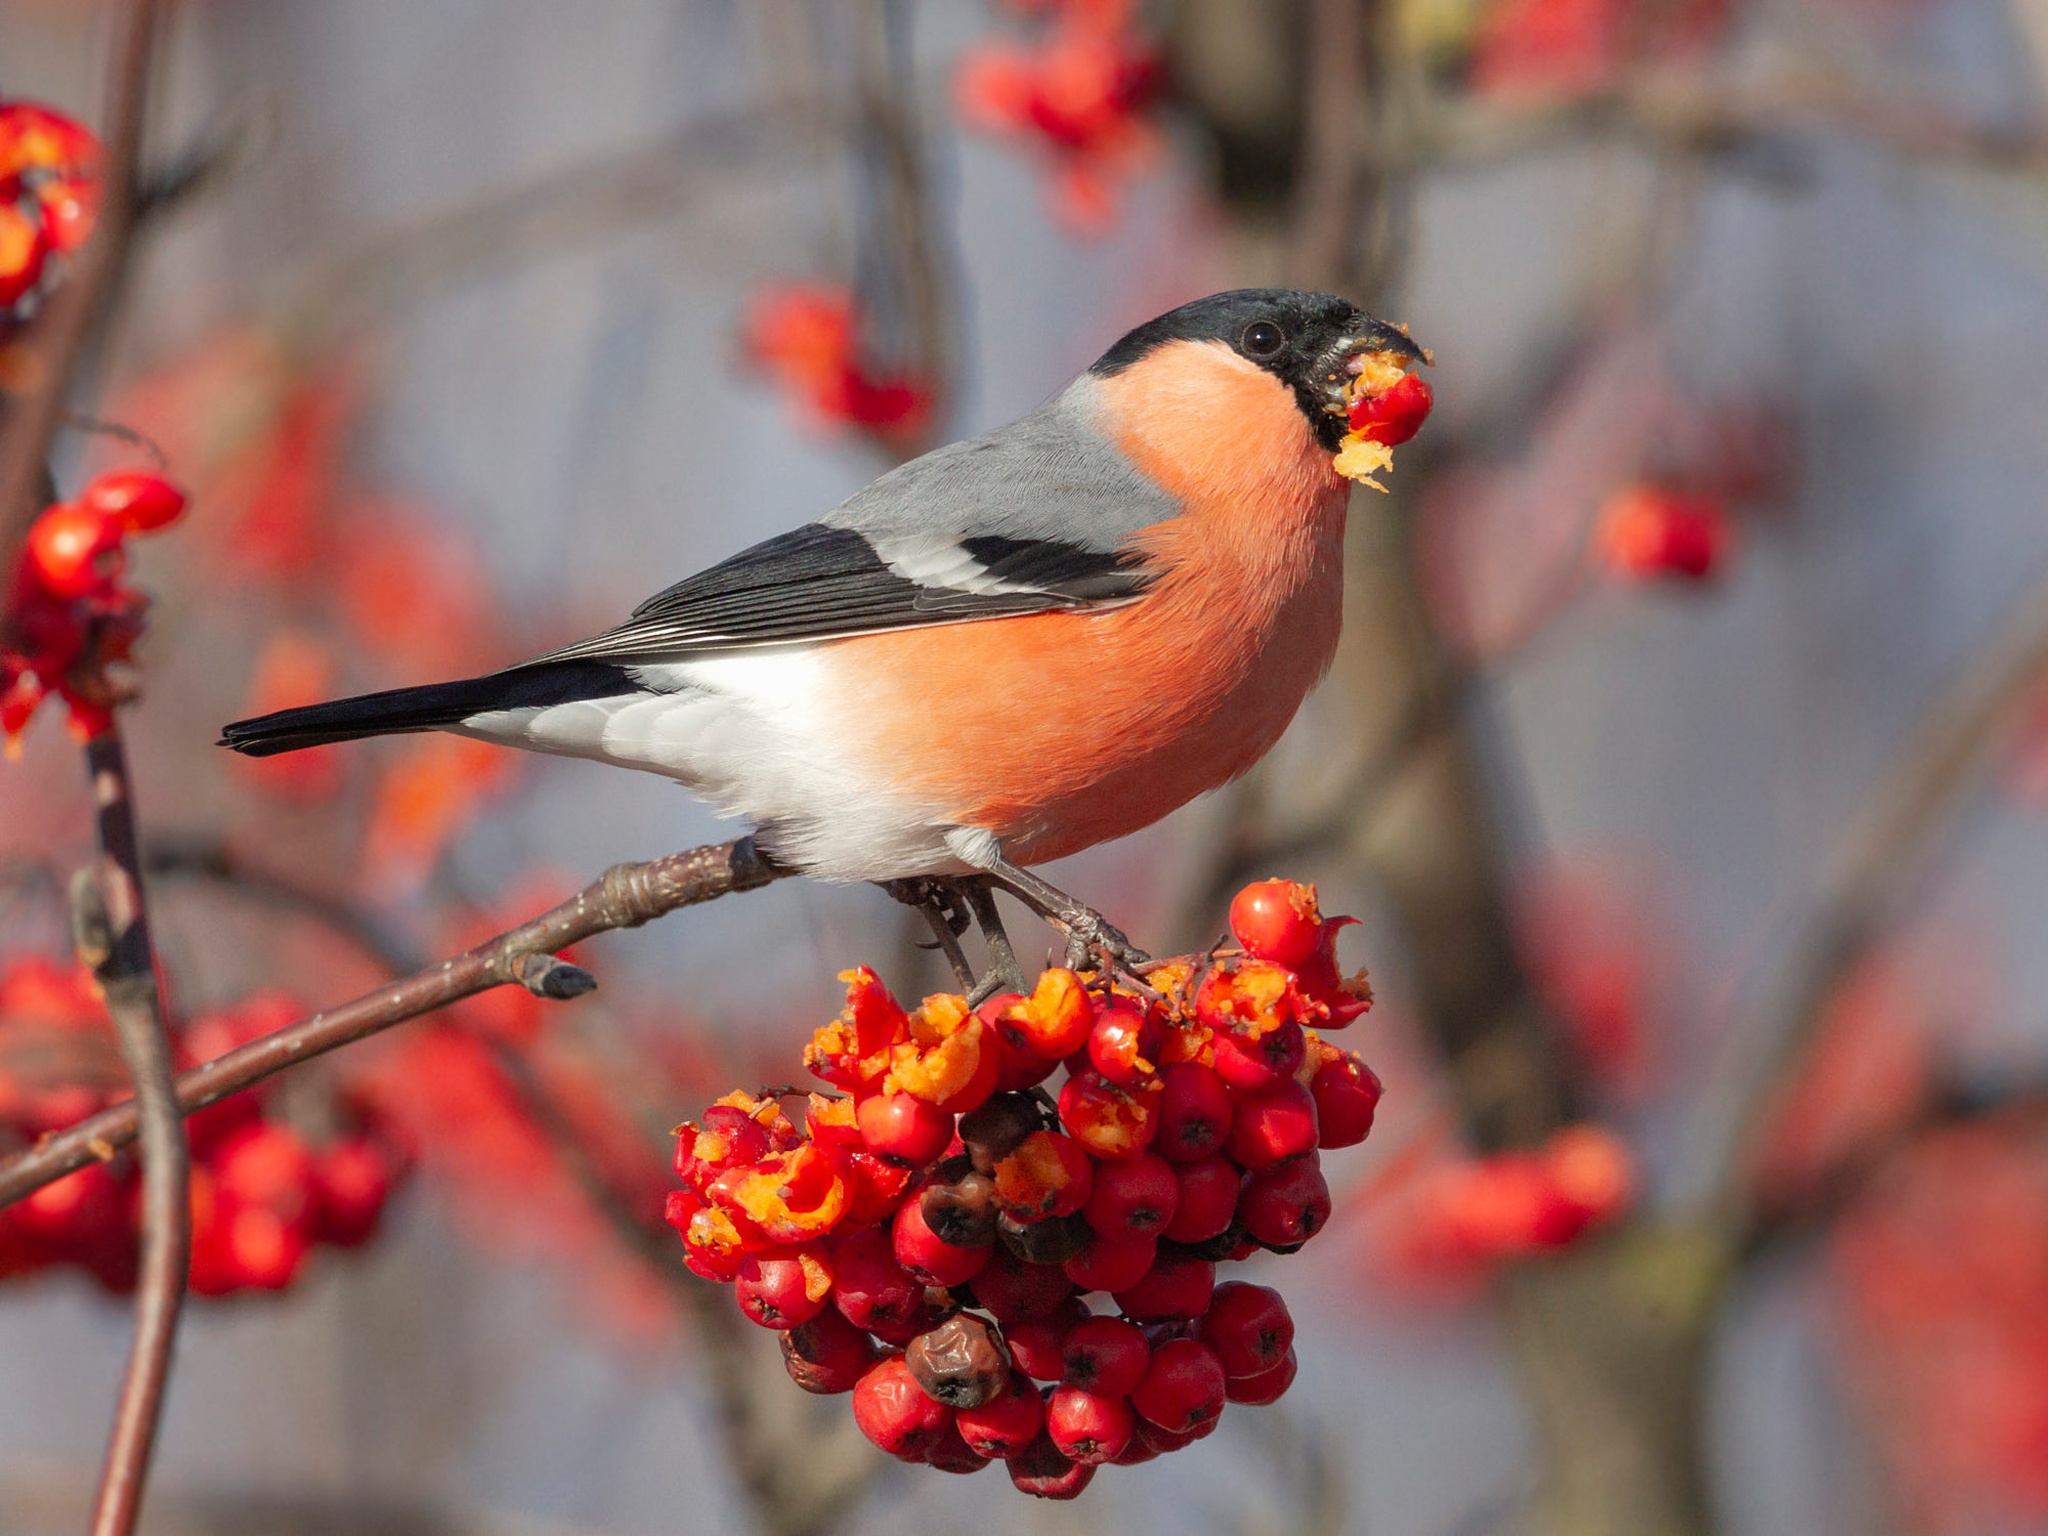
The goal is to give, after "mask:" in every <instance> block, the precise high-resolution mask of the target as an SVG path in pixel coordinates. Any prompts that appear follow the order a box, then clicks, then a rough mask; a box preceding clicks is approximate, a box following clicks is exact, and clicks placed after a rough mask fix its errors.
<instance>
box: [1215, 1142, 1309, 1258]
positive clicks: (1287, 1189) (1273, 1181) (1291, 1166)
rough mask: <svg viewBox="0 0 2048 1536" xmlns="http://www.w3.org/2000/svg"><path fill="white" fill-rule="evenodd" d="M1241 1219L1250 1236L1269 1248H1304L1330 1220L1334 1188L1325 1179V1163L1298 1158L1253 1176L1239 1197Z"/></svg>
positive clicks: (1239, 1216) (1239, 1218) (1238, 1207)
mask: <svg viewBox="0 0 2048 1536" xmlns="http://www.w3.org/2000/svg"><path fill="white" fill-rule="evenodd" d="M1237 1219H1238V1220H1239V1221H1240V1222H1242V1223H1243V1224H1244V1229H1245V1231H1246V1233H1248V1234H1249V1235H1250V1236H1251V1237H1253V1238H1254V1239H1256V1240H1257V1241H1258V1242H1260V1243H1263V1244H1264V1245H1265V1246H1267V1247H1268V1248H1275V1249H1281V1250H1285V1251H1291V1250H1293V1249H1295V1248H1298V1247H1300V1246H1301V1245H1302V1244H1303V1243H1305V1242H1307V1241H1308V1240H1309V1239H1310V1238H1311V1237H1314V1236H1315V1235H1316V1233H1318V1232H1320V1231H1322V1229H1323V1226H1324V1224H1325V1223H1326V1222H1328V1221H1329V1219H1330V1186H1329V1184H1328V1183H1327V1182H1325V1181H1324V1179H1323V1170H1322V1166H1321V1160H1320V1159H1319V1158H1316V1157H1314V1156H1309V1157H1302V1158H1296V1159H1295V1160H1294V1161H1293V1162H1291V1163H1283V1164H1281V1165H1280V1166H1279V1167H1277V1168H1269V1169H1267V1170H1266V1171H1265V1172H1263V1173H1255V1174H1253V1175H1252V1176H1251V1177H1250V1178H1248V1179H1246V1180H1245V1182H1244V1192H1243V1193H1242V1194H1240V1195H1239V1196H1238V1197H1237Z"/></svg>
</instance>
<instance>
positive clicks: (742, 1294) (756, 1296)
mask: <svg viewBox="0 0 2048 1536" xmlns="http://www.w3.org/2000/svg"><path fill="white" fill-rule="evenodd" d="M820 1281H823V1282H825V1283H823V1284H820V1283H819V1282H820ZM813 1292H815V1293H816V1294H815V1295H813V1294H812V1293H813ZM733 1294H734V1296H735V1297H736V1298H737V1299H738V1301H739V1304H740V1310H741V1311H742V1312H744V1313H746V1315H747V1316H748V1317H749V1318H750V1319H751V1320H752V1321H754V1322H757V1323H759V1324H760V1325H761V1326H762V1327H763V1328H796V1327H799V1326H801V1325H802V1324H804V1323H808V1322H809V1321H810V1320H811V1319H812V1318H814V1317H816V1316H817V1315H818V1314H819V1313H820V1312H822V1311H824V1310H825V1303H826V1302H827V1301H829V1300H830V1299H831V1286H830V1280H829V1277H828V1276H827V1275H826V1274H825V1273H824V1270H823V1268H822V1266H820V1265H819V1264H818V1262H817V1260H815V1259H813V1260H812V1261H811V1267H810V1268H808V1269H806V1268H805V1266H804V1263H803V1260H802V1259H801V1258H800V1257H799V1256H798V1255H796V1254H793V1253H750V1254H748V1255H747V1256H746V1257H745V1258H743V1259H741V1260H740V1268H739V1274H738V1276H737V1277H736V1278H735V1280H734V1282H733Z"/></svg>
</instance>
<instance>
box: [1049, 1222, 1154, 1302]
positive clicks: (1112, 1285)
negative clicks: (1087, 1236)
mask: <svg viewBox="0 0 2048 1536" xmlns="http://www.w3.org/2000/svg"><path fill="white" fill-rule="evenodd" d="M1158 1249H1159V1241H1158V1239H1157V1238H1151V1237H1129V1238H1121V1239H1117V1238H1107V1237H1103V1236H1101V1235H1100V1234H1097V1235H1096V1236H1095V1237H1094V1240H1093V1241H1091V1242H1090V1243H1089V1244H1088V1246H1087V1247H1086V1248H1084V1249H1083V1250H1082V1251H1081V1252H1079V1253H1077V1254H1075V1255H1074V1256H1073V1257H1072V1258H1070V1259H1068V1260H1067V1262H1066V1271H1067V1278H1068V1279H1069V1280H1071V1281H1073V1282H1074V1284H1075V1285H1076V1286H1077V1287H1078V1288H1079V1289H1081V1290H1084V1291H1123V1290H1128V1289H1129V1288H1130V1287H1132V1286H1134V1285H1136V1284H1137V1283H1138V1282H1139V1281H1140V1280H1142V1279H1144V1278H1145V1276H1146V1275H1148V1274H1149V1273H1151V1270H1152V1265H1153V1263H1154V1262H1155V1260H1156V1259H1157V1258H1158Z"/></svg>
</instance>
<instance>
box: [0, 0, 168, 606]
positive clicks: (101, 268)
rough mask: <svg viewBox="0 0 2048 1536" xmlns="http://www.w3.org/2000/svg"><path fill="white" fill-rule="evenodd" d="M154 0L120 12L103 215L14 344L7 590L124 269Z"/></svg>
mask: <svg viewBox="0 0 2048 1536" xmlns="http://www.w3.org/2000/svg"><path fill="white" fill-rule="evenodd" d="M157 9H158V0H127V3H126V4H125V5H124V6H122V7H121V10H120V12H119V15H118V16H117V18H116V29H115V34H114V44H113V49H112V52H111V60H112V70H111V78H110V81H109V89H108V108H107V122H106V128H105V132H104V133H103V135H102V137H101V144H102V148H103V154H104V160H103V162H102V168H101V172H100V210H99V216H98V218H97V220H96V222H95V223H94V226H93V232H92V235H91V238H89V239H88V240H87V241H86V243H85V248H84V249H83V250H82V251H80V252H79V253H78V260H77V262H76V264H75V265H74V266H73V267H72V269H71V271H70V272H69V273H68V274H67V275H66V277H65V279H64V281H63V282H62V283H60V284H59V285H58V287H57V290H56V292H55V293H54V294H53V295H52V296H51V299H50V302H49V304H48V306H47V307H46V308H45V309H44V310H43V312H42V314H41V316H40V317H39V318H38V319H37V320H36V322H35V324H34V325H33V326H32V327H31V328H30V330H29V333H28V335H27V336H26V337H24V338H23V339H22V340H21V341H20V342H19V343H17V344H16V345H17V346H18V348H19V349H20V353H21V357H22V362H21V363H19V364H17V366H16V368H15V372H16V373H17V375H19V376H24V377H26V378H27V380H28V381H29V382H28V386H27V388H26V389H25V391H24V392H23V394H22V395H21V396H18V397H16V398H14V399H12V400H9V401H7V402H6V407H5V409H0V592H11V591H13V590H14V568H15V564H16V562H17V561H18V560H19V559H20V555H21V544H22V540H23V539H24V538H26V537H27V536H28V528H29V524H30V523H32V522H34V521H35V519H36V516H37V515H38V514H39V513H40V512H41V511H42V509H43V507H44V506H45V505H46V504H47V484H48V481H47V476H48V473H49V472H48V468H47V465H48V460H49V452H50V443H51V440H52V439H53V438H54V437H55V436H56V432H57V424H58V421H59V419H60V418H61V417H62V416H63V413H64V402H65V395H66V393H67V391H68V390H69V388H70V384H71V376H72V374H73V373H74V372H75V371H76V369H77V367H78V364H79V361H80V359H81V358H82V357H84V355H85V351H86V346H87V343H88V341H89V340H90V339H91V337H92V335H93V333H94V331H95V330H96V329H97V328H98V327H99V326H100V325H101V324H102V323H103V321H104V320H105V318H106V316H107V314H108V313H109V312H110V311H111V309H112V308H113V304H114V299H115V296H116V295H117V293H118V292H119V290H120V286H121V278H122V274H123V273H124V272H125V271H126V269H127V265H128V249H129V240H130V236H131V235H133V233H134V229H135V185H136V164H137V161H138V159H139V157H140V154H141V148H142V125H143V119H144V116H145V109H146V103H147V98H148V84H149V62H150V48H151V43H152V42H153V40H154V37H155V31H156V20H157Z"/></svg>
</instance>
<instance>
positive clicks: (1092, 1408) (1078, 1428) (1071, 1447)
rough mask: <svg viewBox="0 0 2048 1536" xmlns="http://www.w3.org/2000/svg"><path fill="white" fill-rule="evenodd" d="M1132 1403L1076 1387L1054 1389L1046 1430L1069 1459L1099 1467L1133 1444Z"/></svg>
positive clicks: (1048, 1409)
mask: <svg viewBox="0 0 2048 1536" xmlns="http://www.w3.org/2000/svg"><path fill="white" fill-rule="evenodd" d="M1132 1427H1133V1426H1132V1414H1131V1405H1130V1404H1129V1403H1128V1402H1126V1401H1125V1400H1124V1399H1123V1398H1121V1397H1098V1396H1097V1395H1096V1394H1095V1393H1093V1392H1090V1391H1087V1390H1086V1389H1084V1388H1081V1387H1076V1386H1060V1387H1055V1388H1054V1389H1053V1394H1052V1397H1051V1399H1050V1400H1049V1401H1048V1402H1047V1403H1046V1405H1045V1432H1046V1433H1047V1434H1049V1435H1050V1436H1052V1443H1053V1444H1054V1445H1056V1446H1058V1447H1059V1448H1060V1450H1061V1452H1062V1453H1063V1454H1064V1455H1065V1456H1066V1457H1067V1459H1068V1460H1070V1461H1075V1462H1078V1463H1080V1464H1081V1465H1082V1466H1087V1467H1099V1466H1101V1465H1102V1463H1104V1462H1105V1461H1110V1460H1113V1459H1114V1458H1115V1457H1117V1456H1118V1455H1120V1454H1121V1453H1122V1451H1123V1448H1124V1447H1125V1446H1127V1445H1129V1444H1130V1443H1131V1431H1132Z"/></svg>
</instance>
